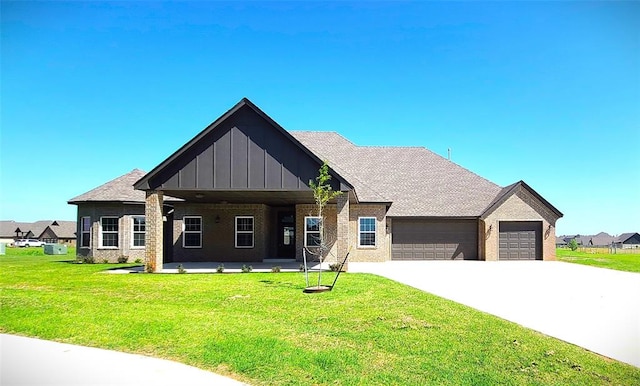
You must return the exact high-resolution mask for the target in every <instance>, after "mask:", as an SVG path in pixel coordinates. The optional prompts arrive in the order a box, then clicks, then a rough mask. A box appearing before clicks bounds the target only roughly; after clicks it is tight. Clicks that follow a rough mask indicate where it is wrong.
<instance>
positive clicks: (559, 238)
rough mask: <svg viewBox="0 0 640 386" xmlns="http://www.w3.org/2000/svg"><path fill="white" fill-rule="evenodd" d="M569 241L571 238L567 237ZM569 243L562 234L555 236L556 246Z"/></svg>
mask: <svg viewBox="0 0 640 386" xmlns="http://www.w3.org/2000/svg"><path fill="white" fill-rule="evenodd" d="M569 241H571V239H569ZM568 244H569V243H568V242H567V241H566V240H565V239H564V237H562V236H556V248H564V247H566V246H567V245H568Z"/></svg>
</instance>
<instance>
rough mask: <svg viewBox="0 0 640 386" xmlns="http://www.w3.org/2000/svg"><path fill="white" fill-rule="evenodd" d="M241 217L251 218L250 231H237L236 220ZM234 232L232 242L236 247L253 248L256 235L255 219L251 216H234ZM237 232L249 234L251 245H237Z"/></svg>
mask: <svg viewBox="0 0 640 386" xmlns="http://www.w3.org/2000/svg"><path fill="white" fill-rule="evenodd" d="M242 218H250V219H251V230H250V231H239V230H238V220H239V219H242ZM234 223H235V234H234V237H233V239H234V244H235V246H236V248H238V249H241V248H242V249H248V248H253V247H254V245H255V242H256V236H255V229H256V220H255V219H254V218H253V216H236V218H235V220H234ZM238 234H251V246H248V245H241V246H238Z"/></svg>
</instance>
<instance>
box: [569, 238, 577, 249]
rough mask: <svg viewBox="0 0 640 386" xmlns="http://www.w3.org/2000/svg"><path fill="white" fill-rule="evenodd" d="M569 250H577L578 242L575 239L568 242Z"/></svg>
mask: <svg viewBox="0 0 640 386" xmlns="http://www.w3.org/2000/svg"><path fill="white" fill-rule="evenodd" d="M569 248H570V249H571V250H572V251H575V250H576V249H578V242H577V241H576V239H571V241H569Z"/></svg>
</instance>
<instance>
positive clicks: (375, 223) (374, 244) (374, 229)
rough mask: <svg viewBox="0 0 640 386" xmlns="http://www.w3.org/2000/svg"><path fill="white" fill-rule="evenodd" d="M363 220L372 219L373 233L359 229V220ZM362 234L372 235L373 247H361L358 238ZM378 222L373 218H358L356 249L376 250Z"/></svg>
mask: <svg viewBox="0 0 640 386" xmlns="http://www.w3.org/2000/svg"><path fill="white" fill-rule="evenodd" d="M365 219H373V231H363V230H361V229H360V220H365ZM363 233H373V241H374V243H373V245H362V244H360V241H361V240H362V239H361V238H360V236H361V235H362V234H363ZM377 233H378V221H377V219H376V218H375V217H372V216H366V217H358V248H377V247H378V234H377Z"/></svg>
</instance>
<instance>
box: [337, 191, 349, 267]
mask: <svg viewBox="0 0 640 386" xmlns="http://www.w3.org/2000/svg"><path fill="white" fill-rule="evenodd" d="M336 200H337V209H338V210H337V212H338V213H337V217H338V218H337V233H338V234H337V242H336V244H337V245H336V247H337V251H336V252H337V253H338V260H339V261H340V262H342V260H343V259H344V257H345V256H346V255H347V252H349V193H348V192H343V194H341V195H339V196H338V197H336ZM346 268H347V267H346V266H345V267H343V269H344V270H346Z"/></svg>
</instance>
